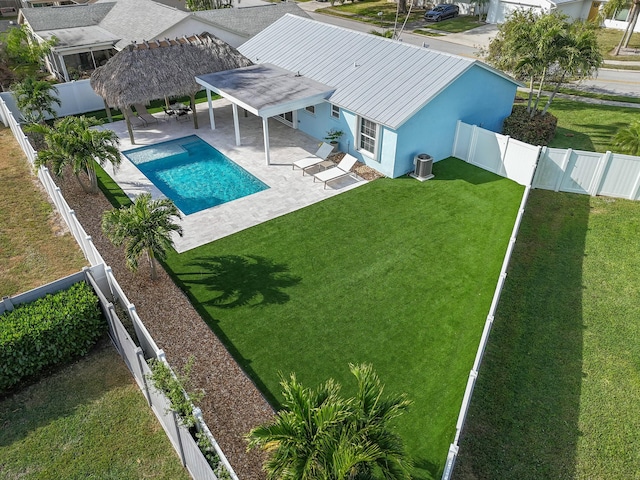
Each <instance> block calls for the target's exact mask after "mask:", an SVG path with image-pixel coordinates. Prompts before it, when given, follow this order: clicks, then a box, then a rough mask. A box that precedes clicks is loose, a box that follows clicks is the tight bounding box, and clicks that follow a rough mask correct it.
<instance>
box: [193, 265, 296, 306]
mask: <svg viewBox="0 0 640 480" xmlns="http://www.w3.org/2000/svg"><path fill="white" fill-rule="evenodd" d="M190 266H192V267H197V269H198V271H199V272H204V273H198V274H197V275H198V276H199V277H200V278H198V279H191V280H189V282H188V283H191V284H200V285H204V286H205V288H206V289H207V290H209V291H211V292H214V294H216V296H215V297H213V298H211V299H210V300H207V301H205V302H202V303H203V304H204V305H208V306H213V307H218V308H224V309H230V308H236V307H242V306H246V305H249V304H251V306H252V307H260V306H265V305H272V304H277V305H282V304H284V303H286V302H288V301H289V299H290V297H289V294H287V293H286V292H284V291H283V289H285V288H288V287H293V286H295V285H297V284H298V283H300V281H301V280H302V279H301V278H300V277H298V276H295V275H291V274H290V273H289V267H288V266H287V265H284V264H277V263H275V262H273V261H272V260H269V259H268V258H264V257H261V256H259V255H244V256H242V255H222V256H216V257H210V258H204V257H203V258H197V259H195V261H194V262H192V263H191V264H190ZM257 299H259V301H256V300H257Z"/></svg>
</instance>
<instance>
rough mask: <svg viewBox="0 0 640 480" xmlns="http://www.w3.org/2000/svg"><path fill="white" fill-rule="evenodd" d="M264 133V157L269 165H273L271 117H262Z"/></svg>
mask: <svg viewBox="0 0 640 480" xmlns="http://www.w3.org/2000/svg"><path fill="white" fill-rule="evenodd" d="M262 133H263V134H264V157H265V159H266V160H267V165H271V158H269V117H262Z"/></svg>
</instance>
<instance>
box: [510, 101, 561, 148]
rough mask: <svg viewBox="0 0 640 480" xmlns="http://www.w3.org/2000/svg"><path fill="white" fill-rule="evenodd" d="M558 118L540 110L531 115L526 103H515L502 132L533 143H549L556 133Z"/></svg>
mask: <svg viewBox="0 0 640 480" xmlns="http://www.w3.org/2000/svg"><path fill="white" fill-rule="evenodd" d="M557 125H558V119H557V118H556V117H554V116H553V115H551V114H550V113H548V112H547V113H546V114H545V115H540V112H536V114H535V115H534V116H533V117H531V114H530V113H528V112H527V107H526V106H524V105H514V107H513V111H512V112H511V115H510V116H508V117H507V118H505V120H504V126H503V127H502V133H504V134H505V135H509V136H511V137H512V138H515V139H516V140H520V141H522V142H527V143H530V144H532V145H548V144H549V142H550V141H551V140H552V139H553V137H554V135H555V134H556V126H557Z"/></svg>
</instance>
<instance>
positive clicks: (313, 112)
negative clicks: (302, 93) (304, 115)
mask: <svg viewBox="0 0 640 480" xmlns="http://www.w3.org/2000/svg"><path fill="white" fill-rule="evenodd" d="M304 109H305V110H306V111H307V112H309V113H311V114H313V115H315V114H316V107H315V105H309V106H308V107H304Z"/></svg>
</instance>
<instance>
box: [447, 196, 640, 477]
mask: <svg viewBox="0 0 640 480" xmlns="http://www.w3.org/2000/svg"><path fill="white" fill-rule="evenodd" d="M638 224H640V203H639V202H630V201H626V200H619V199H611V198H591V197H589V196H586V195H574V194H563V193H554V192H548V191H539V190H534V191H533V192H532V195H531V198H530V202H529V205H528V207H527V210H526V213H525V218H524V221H523V223H522V228H521V232H520V235H519V238H518V242H517V244H516V249H515V252H514V256H513V259H512V263H511V267H510V271H509V276H508V277H507V282H506V285H505V290H504V293H503V295H502V299H501V302H500V305H499V308H498V312H497V315H496V320H495V324H494V329H493V332H492V335H491V338H490V341H489V346H488V348H487V353H486V356H485V361H484V364H483V366H482V369H481V373H480V376H479V379H478V383H477V386H476V389H475V393H474V398H473V401H472V404H471V410H470V414H469V417H468V422H467V426H466V429H465V436H464V439H463V441H462V443H461V450H460V452H461V453H460V457H459V461H458V465H457V474H456V478H457V479H477V478H501V479H514V480H515V479H517V480H526V479H542V478H549V479H551V478H554V479H560V478H571V479H585V480H587V479H605V478H606V479H630V478H638V471H639V466H640V453H639V451H638V448H637V445H638V443H639V442H640V405H639V404H638V401H637V399H638V397H639V396H640V377H639V376H638V358H640V345H639V344H638V342H637V339H638V338H639V337H640V324H638V318H640V306H639V304H638V301H637V300H638V285H639V284H640V238H639V237H638V235H637V232H638V230H637V229H638Z"/></svg>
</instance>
